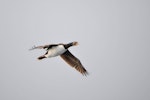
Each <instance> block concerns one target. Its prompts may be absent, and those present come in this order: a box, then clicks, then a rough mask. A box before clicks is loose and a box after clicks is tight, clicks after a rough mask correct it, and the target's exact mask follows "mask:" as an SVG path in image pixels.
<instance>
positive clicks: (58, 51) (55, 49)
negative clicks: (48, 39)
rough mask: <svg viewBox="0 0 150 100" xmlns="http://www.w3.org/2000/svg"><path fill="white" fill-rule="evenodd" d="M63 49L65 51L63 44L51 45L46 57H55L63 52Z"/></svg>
mask: <svg viewBox="0 0 150 100" xmlns="http://www.w3.org/2000/svg"><path fill="white" fill-rule="evenodd" d="M65 51H67V50H66V49H65V48H64V46H63V45H58V46H56V47H52V48H51V49H49V50H48V54H46V55H45V56H46V57H55V56H59V55H61V54H63V53H64V52H65Z"/></svg>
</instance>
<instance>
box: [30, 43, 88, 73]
mask: <svg viewBox="0 0 150 100" xmlns="http://www.w3.org/2000/svg"><path fill="white" fill-rule="evenodd" d="M76 45H78V42H71V43H68V44H63V43H59V44H49V45H44V46H34V47H32V48H31V49H30V50H34V49H46V53H45V54H44V55H42V56H40V57H38V58H37V59H38V60H42V59H44V58H51V57H56V56H60V57H61V58H62V59H63V60H64V61H66V63H68V64H69V65H70V66H71V67H73V68H75V69H76V70H77V71H78V72H80V73H81V74H82V75H85V76H86V75H88V72H87V70H86V69H85V68H84V67H83V65H82V64H81V62H80V60H79V59H78V58H77V57H75V56H74V55H73V54H72V53H71V52H70V51H69V50H68V48H69V47H71V46H76Z"/></svg>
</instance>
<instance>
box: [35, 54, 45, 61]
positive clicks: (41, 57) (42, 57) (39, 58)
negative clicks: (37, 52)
mask: <svg viewBox="0 0 150 100" xmlns="http://www.w3.org/2000/svg"><path fill="white" fill-rule="evenodd" d="M44 58H46V57H45V55H43V56H40V57H38V58H37V59H38V60H42V59H44Z"/></svg>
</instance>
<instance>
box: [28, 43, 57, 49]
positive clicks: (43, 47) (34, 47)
mask: <svg viewBox="0 0 150 100" xmlns="http://www.w3.org/2000/svg"><path fill="white" fill-rule="evenodd" d="M53 46H57V44H50V45H44V46H33V47H32V48H31V49H29V50H34V49H47V50H48V49H50V48H52V47H53Z"/></svg>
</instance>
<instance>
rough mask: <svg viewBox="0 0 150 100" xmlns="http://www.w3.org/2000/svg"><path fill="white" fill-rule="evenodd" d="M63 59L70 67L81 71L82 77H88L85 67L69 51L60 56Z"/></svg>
mask: <svg viewBox="0 0 150 100" xmlns="http://www.w3.org/2000/svg"><path fill="white" fill-rule="evenodd" d="M60 56H61V58H62V59H64V60H65V61H66V62H67V63H68V64H69V65H70V66H72V67H73V68H75V69H76V70H77V71H79V72H80V73H81V74H82V75H87V74H88V72H87V70H86V69H85V68H84V67H83V65H82V64H81V62H80V60H79V59H78V58H76V57H75V56H74V55H72V54H71V53H70V52H69V51H68V50H67V51H66V52H65V53H63V54H62V55H60Z"/></svg>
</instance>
